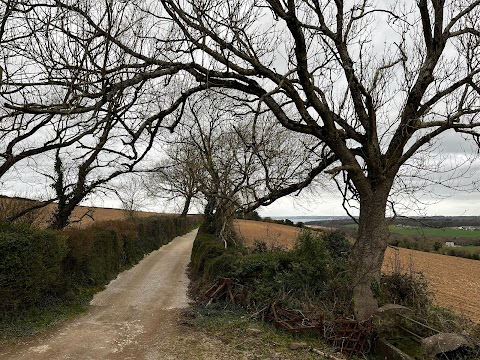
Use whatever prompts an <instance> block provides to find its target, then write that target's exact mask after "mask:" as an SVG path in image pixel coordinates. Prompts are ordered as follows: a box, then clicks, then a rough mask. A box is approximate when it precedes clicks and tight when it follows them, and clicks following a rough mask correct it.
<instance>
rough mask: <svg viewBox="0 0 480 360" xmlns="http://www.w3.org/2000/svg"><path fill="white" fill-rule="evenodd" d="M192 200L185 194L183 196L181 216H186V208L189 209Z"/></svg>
mask: <svg viewBox="0 0 480 360" xmlns="http://www.w3.org/2000/svg"><path fill="white" fill-rule="evenodd" d="M191 201H192V197H191V196H187V197H186V198H185V205H184V206H183V210H182V214H181V216H183V217H186V216H187V214H188V209H190V202H191Z"/></svg>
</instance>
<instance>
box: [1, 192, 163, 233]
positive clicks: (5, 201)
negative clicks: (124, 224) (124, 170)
mask: <svg viewBox="0 0 480 360" xmlns="http://www.w3.org/2000/svg"><path fill="white" fill-rule="evenodd" d="M36 204H38V202H35V201H32V200H27V199H19V198H8V197H0V213H1V214H0V215H2V217H7V216H9V215H11V214H14V213H17V212H18V211H21V210H23V209H25V208H28V207H31V206H33V205H36ZM55 207H56V205H55V204H49V205H47V206H45V207H44V208H41V209H38V210H35V211H34V212H33V213H31V214H27V215H26V216H25V221H26V222H29V223H33V224H34V225H35V226H39V227H46V226H47V225H48V223H49V219H50V218H51V216H52V214H53V212H54V211H55ZM153 215H157V216H158V215H160V216H161V215H168V214H164V213H155V212H149V211H135V212H133V216H135V217H148V216H153ZM130 216H132V214H131V213H129V212H128V211H126V210H123V209H113V208H103V207H92V206H77V207H76V208H75V210H74V211H73V214H72V216H71V224H70V227H75V228H79V227H80V228H81V227H86V226H89V225H91V224H93V223H94V222H102V221H110V220H122V219H127V218H129V217H130Z"/></svg>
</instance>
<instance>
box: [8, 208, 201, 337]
mask: <svg viewBox="0 0 480 360" xmlns="http://www.w3.org/2000/svg"><path fill="white" fill-rule="evenodd" d="M198 221H199V218H196V217H187V218H185V217H183V218H182V217H178V216H175V217H173V216H160V217H152V218H144V219H138V220H137V221H111V222H105V223H101V224H96V225H94V226H92V227H89V228H85V229H76V230H73V229H72V230H66V231H51V230H36V229H32V228H26V227H22V226H18V225H13V224H11V223H0V253H1V254H2V257H1V259H0V299H1V300H2V301H0V314H2V316H1V318H2V319H6V320H5V321H6V322H9V323H18V324H20V323H21V322H22V321H30V322H37V321H38V322H40V323H43V322H44V320H45V319H48V318H49V316H50V315H49V314H52V313H55V312H56V310H55V309H58V308H59V306H63V305H64V304H68V303H72V301H73V303H72V304H73V305H71V306H70V305H69V307H72V306H74V303H75V301H78V299H81V301H83V300H82V299H84V298H85V296H83V295H82V294H85V293H88V294H90V293H91V292H90V290H89V289H95V291H98V289H99V288H101V286H102V285H105V284H106V283H108V281H110V280H111V279H113V278H114V277H115V276H116V275H117V274H118V273H119V272H120V271H121V270H123V269H126V268H128V267H130V266H132V265H134V264H135V263H137V262H138V261H139V260H141V259H142V258H143V257H144V255H145V254H147V253H149V252H151V251H152V250H155V249H158V248H159V247H160V246H161V245H163V244H166V243H168V242H169V241H170V240H172V239H173V238H174V237H176V236H178V235H181V234H184V233H186V232H188V231H189V230H191V229H193V228H194V227H195V226H196V225H197V224H198ZM89 297H90V295H89ZM65 312H68V310H65V311H63V310H62V313H65ZM22 319H23V320H22ZM28 319H30V320H28ZM42 319H44V320H42ZM45 321H47V320H45ZM6 322H5V323H4V322H3V321H0V328H2V327H4V325H5V324H6ZM20 326H23V325H21V324H20Z"/></svg>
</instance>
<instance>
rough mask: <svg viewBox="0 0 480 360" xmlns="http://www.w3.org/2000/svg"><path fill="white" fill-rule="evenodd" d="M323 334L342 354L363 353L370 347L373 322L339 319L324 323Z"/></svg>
mask: <svg viewBox="0 0 480 360" xmlns="http://www.w3.org/2000/svg"><path fill="white" fill-rule="evenodd" d="M324 335H325V338H326V339H327V340H328V341H330V342H331V343H332V344H333V346H334V347H335V348H336V349H338V350H339V351H340V352H341V353H342V354H345V355H347V356H352V355H354V354H356V355H365V354H367V353H369V351H370V348H371V344H372V337H373V324H372V321H371V320H367V321H356V320H352V319H339V320H335V321H332V322H329V323H328V324H325V329H324Z"/></svg>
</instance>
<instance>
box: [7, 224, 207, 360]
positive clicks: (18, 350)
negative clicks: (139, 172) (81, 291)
mask: <svg viewBox="0 0 480 360" xmlns="http://www.w3.org/2000/svg"><path fill="white" fill-rule="evenodd" d="M195 235H196V231H193V232H190V233H189V234H187V235H184V236H180V237H177V238H175V239H174V240H173V241H172V242H170V243H169V244H168V245H165V246H163V247H162V248H160V249H159V250H156V251H154V252H153V253H151V254H150V255H148V256H147V257H145V258H144V259H143V260H142V261H141V262H140V263H138V264H137V265H136V266H135V267H133V268H132V269H130V270H128V271H125V272H123V273H121V274H120V275H119V276H118V277H117V278H116V279H115V280H113V281H112V282H111V283H110V284H109V285H108V287H107V288H106V289H105V290H104V291H102V292H101V293H98V294H97V295H96V296H95V297H94V299H93V300H92V303H91V304H92V306H91V309H90V310H89V311H88V312H87V313H86V314H84V315H82V316H79V317H78V318H75V319H73V320H70V321H66V322H65V323H63V324H61V325H60V326H57V327H55V328H54V329H53V330H51V331H48V332H47V333H46V334H44V335H40V336H39V337H38V338H35V339H29V340H26V341H25V342H24V343H21V344H17V345H15V346H13V347H10V348H9V349H4V350H1V349H0V359H12V360H17V359H18V360H20V359H25V360H27V359H28V360H31V359H35V360H53V359H76V360H77V359H95V360H97V359H122V360H125V359H189V358H193V357H192V355H193V354H192V353H190V352H189V349H188V348H189V346H190V345H194V346H193V347H194V348H195V353H196V354H197V355H202V353H205V354H206V353H208V352H210V353H211V351H212V348H209V347H210V346H215V344H209V343H208V342H205V344H203V342H202V339H199V338H198V334H189V331H188V328H186V329H185V328H184V327H181V326H179V325H178V321H177V319H178V316H179V313H180V309H182V308H185V307H187V294H186V293H187V286H188V278H187V275H186V272H185V270H186V267H187V265H188V263H189V261H190V254H191V249H192V244H193V240H194V238H195ZM202 347H204V348H202ZM192 350H193V349H192ZM195 357H196V356H195ZM200 358H203V356H201V357H200ZM205 358H207V357H205Z"/></svg>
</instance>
